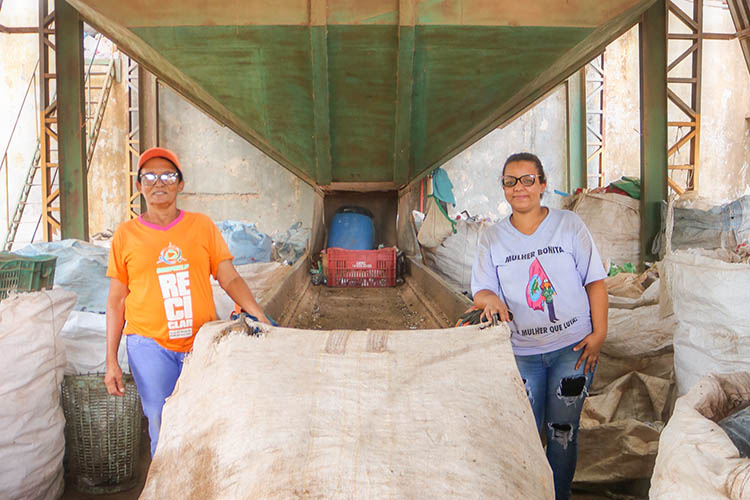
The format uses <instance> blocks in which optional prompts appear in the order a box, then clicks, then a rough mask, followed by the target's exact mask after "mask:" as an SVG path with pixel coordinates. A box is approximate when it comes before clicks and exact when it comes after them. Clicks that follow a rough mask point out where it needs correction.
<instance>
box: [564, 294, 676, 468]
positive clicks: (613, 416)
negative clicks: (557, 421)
mask: <svg viewBox="0 0 750 500" xmlns="http://www.w3.org/2000/svg"><path fill="white" fill-rule="evenodd" d="M675 327H676V322H675V320H674V316H670V317H667V318H661V317H660V315H659V306H658V305H650V306H643V307H638V308H635V309H632V310H628V309H610V310H609V331H608V334H607V340H606V341H605V342H604V345H603V346H602V351H601V354H600V359H599V364H598V367H597V373H596V376H595V377H594V382H593V384H592V386H591V388H590V390H589V397H588V398H586V401H585V402H584V405H583V411H582V413H581V425H580V431H579V437H578V449H579V454H578V456H579V458H578V466H577V467H576V475H575V480H576V481H580V482H614V481H623V480H629V479H638V478H648V477H650V476H651V471H652V470H653V467H654V461H655V460H656V453H657V448H658V443H659V433H660V431H661V429H662V428H663V427H664V422H666V420H667V416H668V412H669V406H670V402H671V401H672V394H673V390H674V379H673V370H672V363H673V355H672V337H673V335H674V329H675Z"/></svg>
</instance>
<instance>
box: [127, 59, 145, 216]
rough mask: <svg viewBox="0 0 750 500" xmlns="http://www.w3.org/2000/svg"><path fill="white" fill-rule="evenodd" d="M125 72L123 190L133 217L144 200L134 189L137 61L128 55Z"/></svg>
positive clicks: (137, 133)
mask: <svg viewBox="0 0 750 500" xmlns="http://www.w3.org/2000/svg"><path fill="white" fill-rule="evenodd" d="M126 65H127V66H126V67H127V72H126V76H125V81H126V84H127V92H128V117H127V120H128V127H127V128H128V133H127V135H126V138H125V141H126V143H125V148H126V154H127V159H126V160H125V179H126V181H125V182H126V184H125V192H126V196H127V200H128V218H129V219H135V218H137V217H138V215H140V214H141V213H143V212H144V208H145V207H144V204H145V202H144V200H143V199H142V198H141V195H140V193H139V192H138V190H137V189H136V186H135V181H136V175H137V173H138V155H139V154H140V146H139V142H140V134H139V128H140V126H139V121H140V118H139V112H138V109H139V108H138V101H139V99H138V75H139V69H138V63H137V62H135V61H134V60H133V59H130V58H129V57H128V58H127V59H126Z"/></svg>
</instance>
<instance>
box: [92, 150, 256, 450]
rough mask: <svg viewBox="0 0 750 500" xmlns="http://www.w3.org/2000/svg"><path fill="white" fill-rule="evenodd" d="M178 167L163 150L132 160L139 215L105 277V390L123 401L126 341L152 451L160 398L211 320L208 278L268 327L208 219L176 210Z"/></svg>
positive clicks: (122, 231) (117, 239) (115, 246)
mask: <svg viewBox="0 0 750 500" xmlns="http://www.w3.org/2000/svg"><path fill="white" fill-rule="evenodd" d="M184 185H185V183H184V181H183V177H182V170H181V168H180V162H179V160H178V158H177V155H175V154H174V153H173V152H172V151H170V150H168V149H164V148H151V149H148V150H146V151H145V152H144V153H143V154H142V155H141V156H140V158H139V160H138V177H137V182H136V186H137V187H138V190H139V191H140V192H141V194H142V195H143V197H144V198H145V200H146V207H147V209H146V212H144V213H143V214H142V215H141V216H140V217H138V218H137V219H133V220H130V221H128V222H125V223H123V224H122V225H120V227H118V228H117V230H116V231H115V234H114V236H113V237H112V248H111V251H110V255H109V266H108V269H107V276H109V277H110V278H111V279H110V288H109V296H108V299H107V361H106V374H105V376H104V382H105V384H106V385H107V391H108V392H109V393H110V394H113V395H116V396H122V395H124V390H125V386H124V384H123V380H122V369H121V368H120V365H119V363H118V361H117V350H118V347H119V345H120V340H121V338H122V334H123V333H124V334H125V335H126V342H127V351H128V361H129V365H130V369H131V372H132V374H133V378H134V379H135V383H136V386H137V388H138V393H139V395H140V398H141V403H142V406H143V411H144V413H145V414H146V417H147V418H148V426H149V436H150V437H151V455H152V456H153V454H154V451H155V450H156V444H157V442H158V439H159V428H160V427H161V411H162V407H163V406H164V400H165V399H166V398H167V397H168V396H169V395H170V394H172V391H173V390H174V387H175V384H176V382H177V378H178V377H179V375H180V372H181V370H182V363H183V360H184V358H185V354H186V353H187V352H188V351H190V349H191V348H192V345H193V339H194V338H195V334H196V333H197V332H198V330H199V329H200V327H201V326H203V324H204V323H206V322H208V321H213V320H215V319H216V311H215V308H214V301H213V294H212V292H211V283H210V278H209V276H213V277H214V278H215V279H216V280H217V281H218V282H219V284H220V285H221V287H222V288H223V289H224V290H225V291H226V292H227V294H228V295H229V296H230V297H231V298H232V299H233V300H234V301H235V302H236V303H237V304H239V305H240V306H241V307H242V308H243V309H244V310H245V311H247V312H248V313H249V314H251V315H253V316H255V317H256V318H259V321H261V322H263V323H268V320H267V318H266V316H265V314H264V313H263V311H262V310H261V308H260V307H259V306H258V303H257V302H256V301H255V298H254V297H253V294H252V292H251V291H250V289H249V288H248V286H247V283H245V281H244V280H243V279H242V278H241V277H240V275H239V274H238V273H237V271H236V270H235V268H234V266H233V265H232V254H231V253H229V248H228V247H227V245H226V243H225V242H224V239H223V238H222V236H221V233H220V232H219V230H218V228H217V227H216V225H215V224H214V223H213V222H212V221H211V219H209V218H208V217H207V216H205V215H203V214H199V213H192V212H185V211H183V210H180V209H178V208H177V195H178V193H180V192H181V191H182V190H183V188H184Z"/></svg>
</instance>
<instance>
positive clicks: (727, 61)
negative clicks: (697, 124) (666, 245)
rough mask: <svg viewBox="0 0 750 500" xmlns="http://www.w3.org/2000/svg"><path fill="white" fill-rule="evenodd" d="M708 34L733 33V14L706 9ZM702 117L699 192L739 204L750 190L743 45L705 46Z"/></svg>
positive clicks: (749, 84)
mask: <svg viewBox="0 0 750 500" xmlns="http://www.w3.org/2000/svg"><path fill="white" fill-rule="evenodd" d="M679 3H680V5H682V4H684V3H685V2H679ZM683 8H685V7H683ZM704 31H706V32H713V33H733V32H734V24H733V23H732V18H731V16H730V14H729V10H727V9H726V8H717V7H705V8H704ZM701 111H702V117H701V120H702V122H701V125H702V127H701V156H700V158H701V166H700V175H699V179H698V182H699V187H698V191H699V193H700V194H701V195H702V196H705V197H707V198H708V199H710V200H712V201H714V202H720V201H728V200H733V199H736V198H738V197H739V196H741V195H742V194H744V193H745V192H746V191H747V189H748V186H750V168H749V166H750V123H748V118H750V72H748V68H747V66H746V65H745V59H744V57H743V55H742V48H741V47H740V43H739V42H738V41H737V40H732V41H722V40H709V41H706V42H704V45H703V100H702V109H701Z"/></svg>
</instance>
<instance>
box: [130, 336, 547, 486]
mask: <svg viewBox="0 0 750 500" xmlns="http://www.w3.org/2000/svg"><path fill="white" fill-rule="evenodd" d="M262 328H263V329H264V331H265V333H263V334H262V335H261V336H260V337H256V336H248V335H247V333H246V331H245V330H246V328H245V324H243V323H241V322H213V323H209V324H207V325H205V326H204V327H203V328H202V329H201V330H200V331H199V332H198V335H197V338H196V342H195V345H194V347H193V352H192V354H191V355H190V356H189V357H188V359H187V361H186V363H185V366H184V369H183V372H182V375H181V376H180V379H179V380H178V382H177V387H176V388H175V391H174V393H173V394H172V396H170V397H169V399H168V400H167V402H166V405H165V406H164V413H163V418H162V428H161V434H160V437H159V444H158V447H157V449H156V454H155V456H154V459H153V462H152V464H151V469H150V471H149V474H148V478H147V481H146V485H145V488H144V490H143V493H142V496H141V498H142V499H161V498H179V497H180V496H181V495H182V494H183V493H185V492H191V493H192V494H193V495H196V496H197V497H200V498H202V499H212V498H221V499H235V498H237V499H239V498H242V499H254V498H257V499H260V498H263V499H288V498H320V499H322V498H326V499H337V498H341V499H343V498H432V499H449V498H450V499H453V498H483V499H486V498H498V499H506V498H553V497H554V493H553V485H552V473H551V470H550V468H549V465H548V464H547V460H546V458H545V455H544V451H543V449H542V445H541V441H540V439H539V434H538V432H537V430H536V429H535V425H534V418H533V415H532V412H531V407H530V406H529V402H528V398H527V396H526V393H525V390H524V386H523V383H522V381H521V377H520V375H519V374H518V370H517V369H516V365H515V361H514V357H513V353H512V350H511V346H510V339H509V336H510V335H509V330H508V328H507V326H505V325H501V326H497V327H491V328H487V329H484V330H481V329H480V328H479V327H463V328H452V329H445V330H422V331H413V330H412V331H374V330H373V331H348V330H338V331H309V330H295V329H287V328H272V327H265V326H263V327H262Z"/></svg>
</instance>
